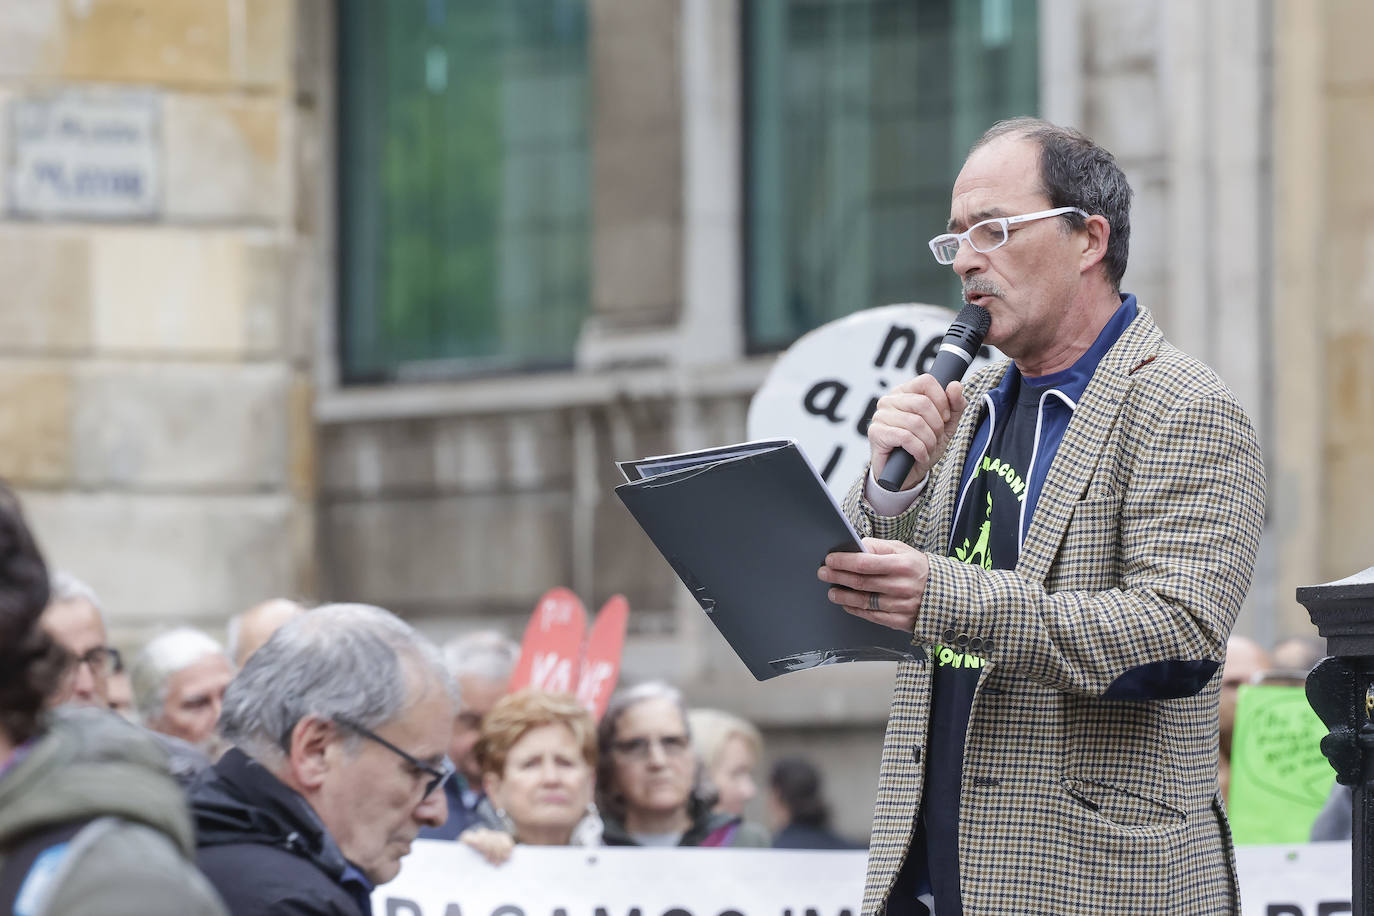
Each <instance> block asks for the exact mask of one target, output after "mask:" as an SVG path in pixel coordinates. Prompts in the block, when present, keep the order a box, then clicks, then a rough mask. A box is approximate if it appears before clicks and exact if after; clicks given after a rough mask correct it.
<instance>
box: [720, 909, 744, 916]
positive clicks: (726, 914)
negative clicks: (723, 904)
mask: <svg viewBox="0 0 1374 916" xmlns="http://www.w3.org/2000/svg"><path fill="white" fill-rule="evenodd" d="M720 916H744V914H743V913H741V912H740V911H739V910H721V911H720Z"/></svg>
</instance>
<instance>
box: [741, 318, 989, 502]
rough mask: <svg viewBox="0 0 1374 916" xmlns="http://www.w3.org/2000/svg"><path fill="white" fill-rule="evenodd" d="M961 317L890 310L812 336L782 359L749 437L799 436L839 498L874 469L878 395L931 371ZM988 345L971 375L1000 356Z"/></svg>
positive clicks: (758, 402) (761, 394)
mask: <svg viewBox="0 0 1374 916" xmlns="http://www.w3.org/2000/svg"><path fill="white" fill-rule="evenodd" d="M955 314H956V313H955V312H954V311H953V310H951V309H947V308H943V307H941V306H938V305H921V304H902V305H884V306H879V307H877V308H871V309H865V310H863V311H861V312H855V313H854V314H852V315H847V316H845V317H844V318H838V319H836V320H835V321H831V322H829V323H828V324H823V325H821V326H820V327H819V328H816V329H815V330H814V331H811V332H809V333H807V334H805V335H804V336H802V337H801V338H800V339H798V340H797V342H796V343H794V344H792V346H791V347H789V348H788V350H787V352H785V353H783V354H782V355H781V356H780V357H778V361H777V362H776V363H774V364H773V369H772V371H770V372H769V373H768V378H767V379H766V380H765V381H764V383H763V385H762V386H761V387H760V388H759V390H758V392H757V393H756V394H755V395H754V398H753V400H752V401H751V402H750V404H749V417H748V420H747V430H748V435H749V438H750V439H795V440H796V441H797V444H798V445H799V446H800V447H801V450H802V451H803V452H804V453H805V454H806V456H807V458H809V459H810V460H811V463H812V464H813V465H815V467H816V470H817V471H819V472H820V475H821V477H822V479H824V480H825V483H826V486H828V487H829V488H830V492H831V493H833V494H835V498H836V499H837V500H838V499H842V498H843V497H844V495H845V494H846V493H847V492H848V491H849V487H850V485H851V484H852V483H853V482H854V478H856V477H857V476H858V475H859V474H860V473H861V472H862V471H863V469H864V467H865V466H866V465H867V464H868V421H869V419H870V418H871V417H872V416H873V410H874V408H875V407H876V406H877V403H878V398H880V397H882V396H883V395H884V394H886V393H887V391H888V390H889V389H890V388H892V387H894V386H895V385H899V384H901V383H902V382H904V381H906V380H907V379H908V378H911V377H912V376H915V375H919V374H920V373H922V372H925V371H927V370H928V369H929V368H930V365H931V363H933V362H934V361H935V354H936V353H937V352H939V349H940V341H941V339H943V337H944V336H945V331H947V330H948V329H949V325H950V323H951V322H952V321H954V318H955ZM1000 356H1001V354H999V353H997V351H996V350H994V349H993V348H991V347H987V346H984V347H983V348H982V349H981V350H980V351H979V353H978V355H977V356H976V357H975V358H974V361H973V365H972V366H971V367H970V369H969V372H970V373H972V371H973V370H974V369H977V368H980V367H982V366H985V365H987V363H988V362H990V361H991V360H993V359H997V358H1000Z"/></svg>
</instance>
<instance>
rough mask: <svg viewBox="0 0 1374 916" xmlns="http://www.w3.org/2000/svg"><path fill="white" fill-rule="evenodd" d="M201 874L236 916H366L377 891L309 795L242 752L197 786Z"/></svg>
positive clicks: (234, 751)
mask: <svg viewBox="0 0 1374 916" xmlns="http://www.w3.org/2000/svg"><path fill="white" fill-rule="evenodd" d="M190 794H191V811H192V814H193V815H194V817H195V824H196V844H197V846H198V847H199V849H198V860H199V862H200V868H201V871H203V872H204V873H205V876H206V877H207V878H209V879H210V882H211V883H212V884H214V885H215V888H216V889H217V890H219V892H220V895H221V896H222V897H223V898H224V902H225V903H226V904H228V906H229V912H230V913H232V914H234V916H270V914H274V913H281V914H287V913H289V914H293V916H304V914H321V916H366V914H368V913H370V912H371V909H370V903H369V900H368V897H369V895H370V893H371V890H372V888H371V887H370V886H369V885H368V883H367V882H366V880H365V879H364V878H363V877H362V875H361V874H360V873H359V872H358V871H357V869H355V868H353V866H351V865H350V864H349V863H348V861H347V860H346V859H345V858H344V856H343V853H342V852H341V851H340V850H339V847H338V845H337V844H336V843H335V842H334V840H333V838H332V837H330V835H329V832H328V831H327V830H325V828H324V824H322V823H321V822H320V819H319V818H318V817H317V816H316V814H315V812H314V810H313V809H312V808H311V807H310V805H309V804H308V803H307V802H306V800H305V799H304V798H302V797H301V796H300V795H298V794H297V793H296V792H294V791H292V790H291V789H290V788H288V787H287V786H286V785H284V784H283V783H282V782H281V781H280V780H278V779H277V778H276V777H275V776H273V775H272V773H271V772H270V771H268V769H267V768H266V767H264V766H263V765H262V764H260V763H258V762H257V761H256V760H253V759H252V758H251V757H249V756H248V755H247V754H245V753H243V751H241V750H239V749H238V748H230V749H229V750H228V751H227V752H225V754H224V756H223V757H222V758H220V761H219V762H218V763H216V764H215V765H214V766H213V767H211V768H210V769H209V770H208V771H206V773H205V774H204V775H203V776H202V778H201V779H200V780H199V781H197V782H196V783H195V785H193V786H192V787H191V793H190Z"/></svg>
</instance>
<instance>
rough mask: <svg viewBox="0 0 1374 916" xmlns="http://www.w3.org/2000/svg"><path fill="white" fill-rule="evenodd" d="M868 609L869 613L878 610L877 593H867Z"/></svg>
mask: <svg viewBox="0 0 1374 916" xmlns="http://www.w3.org/2000/svg"><path fill="white" fill-rule="evenodd" d="M868 609H869V610H870V611H876V610H878V593H877V592H869V593H868Z"/></svg>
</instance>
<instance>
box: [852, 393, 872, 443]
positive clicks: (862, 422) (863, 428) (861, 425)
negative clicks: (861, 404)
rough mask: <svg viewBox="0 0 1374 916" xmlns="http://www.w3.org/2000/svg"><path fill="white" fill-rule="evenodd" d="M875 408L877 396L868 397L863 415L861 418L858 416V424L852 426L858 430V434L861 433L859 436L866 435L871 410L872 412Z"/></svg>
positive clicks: (870, 418) (870, 419)
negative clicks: (866, 407)
mask: <svg viewBox="0 0 1374 916" xmlns="http://www.w3.org/2000/svg"><path fill="white" fill-rule="evenodd" d="M877 409H878V399H877V398H869V399H868V409H867V410H865V411H864V415H863V416H862V417H861V418H859V422H858V424H857V425H856V426H855V427H854V428H855V429H856V430H858V432H859V435H861V436H867V435H868V424H869V423H870V422H871V421H872V420H873V412H874V411H875V410H877Z"/></svg>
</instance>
